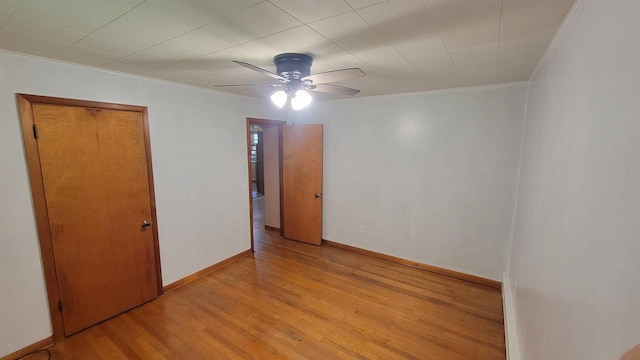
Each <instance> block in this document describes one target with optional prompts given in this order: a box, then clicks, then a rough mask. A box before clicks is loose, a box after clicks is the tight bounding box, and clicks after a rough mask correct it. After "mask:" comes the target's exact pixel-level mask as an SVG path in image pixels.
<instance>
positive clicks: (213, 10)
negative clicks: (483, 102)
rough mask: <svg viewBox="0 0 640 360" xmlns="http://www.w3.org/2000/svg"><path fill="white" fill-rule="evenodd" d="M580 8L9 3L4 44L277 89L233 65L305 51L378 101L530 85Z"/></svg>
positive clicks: (200, 0)
mask: <svg viewBox="0 0 640 360" xmlns="http://www.w3.org/2000/svg"><path fill="white" fill-rule="evenodd" d="M573 2H574V0H269V1H260V0H146V1H142V0H0V48H2V49H6V50H11V51H15V52H20V53H26V54H32V55H38V56H42V57H47V58H53V59H59V60H64V61H67V62H72V63H78V64H84V65H90V66H94V67H101V68H105V69H111V70H117V71H120V72H126V73H132V74H141V75H144V76H149V77H155V78H161V79H167V80H171V81H176V82H182V83H187V84H192V85H196V86H203V87H213V86H214V85H216V84H242V83H268V82H270V81H269V78H267V77H265V76H263V75H261V74H259V73H256V72H253V71H251V70H249V69H247V68H244V67H241V66H238V65H236V64H234V63H232V62H231V60H240V61H244V62H249V63H252V64H254V65H257V66H260V67H263V68H265V69H267V70H269V71H275V67H274V66H273V62H272V58H273V56H274V55H276V54H279V53H283V52H302V53H309V54H311V55H313V57H314V59H315V60H314V64H313V67H312V69H311V71H312V73H317V72H323V71H328V70H334V69H339V68H346V67H359V68H361V69H362V70H364V71H365V72H366V74H367V76H366V77H364V78H359V79H354V80H349V81H345V82H341V83H339V85H343V86H350V87H354V88H357V89H360V90H361V91H362V92H361V93H360V94H359V95H358V96H370V95H380V94H392V93H404V92H414V91H424V90H434V89H443V88H453V87H463V86H472V85H483V84H495V83H503V82H512V81H520V80H528V79H529V76H530V75H531V73H532V71H533V70H534V67H535V65H536V64H537V62H538V60H539V59H540V57H541V56H542V54H543V53H544V51H545V49H546V48H547V46H548V45H549V42H550V41H551V39H552V37H553V35H554V34H555V32H556V31H557V29H558V27H559V26H560V24H561V23H562V20H563V19H564V18H565V16H566V15H567V13H568V11H569V9H570V7H571V5H572V4H573ZM219 90H224V91H231V92H235V93H241V94H245V95H251V96H265V95H266V94H265V88H258V89H253V88H219ZM266 91H269V90H268V89H267V90H266Z"/></svg>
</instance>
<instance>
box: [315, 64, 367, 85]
mask: <svg viewBox="0 0 640 360" xmlns="http://www.w3.org/2000/svg"><path fill="white" fill-rule="evenodd" d="M366 75H367V74H365V73H364V71H362V70H360V69H359V68H349V69H340V70H332V71H326V72H321V73H317V74H313V75H309V76H307V77H305V78H302V81H306V80H311V82H312V83H314V84H316V85H317V84H325V83H332V82H337V81H343V80H349V79H356V78H359V77H363V76H366Z"/></svg>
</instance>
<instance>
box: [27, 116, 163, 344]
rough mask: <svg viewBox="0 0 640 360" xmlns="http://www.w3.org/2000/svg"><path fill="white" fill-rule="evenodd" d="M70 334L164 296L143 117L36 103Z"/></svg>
mask: <svg viewBox="0 0 640 360" xmlns="http://www.w3.org/2000/svg"><path fill="white" fill-rule="evenodd" d="M33 114H34V121H35V125H36V127H37V129H38V140H37V142H38V152H39V156H40V163H41V170H42V178H43V182H44V191H45V197H46V204H47V212H48V216H49V225H50V229H51V237H52V246H53V253H54V258H55V267H56V274H57V278H58V286H59V292H60V299H61V301H62V305H63V311H62V317H63V322H64V330H65V335H70V334H73V333H75V332H77V331H79V330H82V329H84V328H86V327H88V326H91V325H93V324H95V323H97V322H100V321H102V320H105V319H107V318H109V317H112V316H114V315H117V314H119V313H121V312H123V311H125V310H128V309H130V308H132V307H135V306H137V305H139V304H141V303H143V302H145V301H148V300H151V299H153V298H155V297H157V296H158V288H157V278H156V276H157V275H156V267H155V250H154V242H153V229H152V227H142V226H141V223H142V221H143V220H147V221H149V222H150V221H151V201H150V193H149V182H148V176H147V175H148V174H147V164H146V151H145V145H144V129H143V121H142V114H141V113H139V112H133V111H119V110H106V109H102V110H100V109H87V108H83V107H73V106H59V105H43V104H35V105H34V106H33Z"/></svg>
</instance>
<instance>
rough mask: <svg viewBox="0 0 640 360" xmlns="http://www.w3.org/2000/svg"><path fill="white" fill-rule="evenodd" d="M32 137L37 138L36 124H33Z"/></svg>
mask: <svg viewBox="0 0 640 360" xmlns="http://www.w3.org/2000/svg"><path fill="white" fill-rule="evenodd" d="M33 138H34V139H36V140H38V128H36V125H35V124H34V125H33Z"/></svg>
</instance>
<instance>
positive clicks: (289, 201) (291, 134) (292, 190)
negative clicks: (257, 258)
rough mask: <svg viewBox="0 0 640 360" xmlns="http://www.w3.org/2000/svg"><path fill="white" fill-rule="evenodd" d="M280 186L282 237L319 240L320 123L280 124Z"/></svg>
mask: <svg viewBox="0 0 640 360" xmlns="http://www.w3.org/2000/svg"><path fill="white" fill-rule="evenodd" d="M282 188H283V194H282V198H283V220H284V221H283V223H284V224H283V225H284V237H285V238H287V239H293V240H298V241H304V242H307V243H310V244H314V245H320V244H322V197H321V196H319V197H316V196H315V195H316V194H322V125H320V124H313V125H295V126H285V127H284V128H283V133H282Z"/></svg>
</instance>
